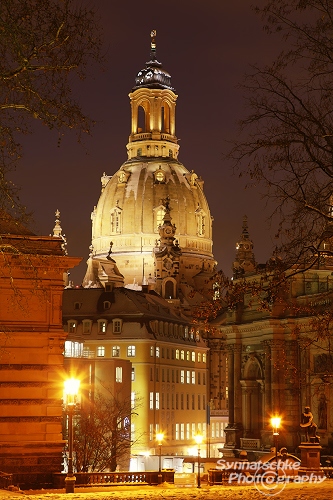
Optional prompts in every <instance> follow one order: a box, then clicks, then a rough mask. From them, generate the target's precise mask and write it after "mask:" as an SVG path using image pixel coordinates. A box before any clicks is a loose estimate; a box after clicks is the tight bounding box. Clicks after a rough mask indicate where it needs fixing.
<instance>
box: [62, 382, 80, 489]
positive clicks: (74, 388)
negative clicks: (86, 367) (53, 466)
mask: <svg viewBox="0 0 333 500" xmlns="http://www.w3.org/2000/svg"><path fill="white" fill-rule="evenodd" d="M64 386H65V390H64V393H65V398H66V399H65V401H66V409H67V413H68V471H67V476H66V479H65V486H66V493H74V487H75V481H76V477H75V476H74V475H73V412H74V408H75V405H76V400H77V395H78V393H79V387H80V381H79V380H77V379H75V378H70V379H68V380H65V382H64Z"/></svg>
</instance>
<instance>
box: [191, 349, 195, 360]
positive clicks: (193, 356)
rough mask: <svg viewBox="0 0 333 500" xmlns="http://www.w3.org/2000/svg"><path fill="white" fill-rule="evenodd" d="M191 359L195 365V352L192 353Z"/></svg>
mask: <svg viewBox="0 0 333 500" xmlns="http://www.w3.org/2000/svg"><path fill="white" fill-rule="evenodd" d="M191 357H192V361H193V363H195V351H192V354H191Z"/></svg>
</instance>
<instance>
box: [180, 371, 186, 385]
mask: <svg viewBox="0 0 333 500" xmlns="http://www.w3.org/2000/svg"><path fill="white" fill-rule="evenodd" d="M180 383H181V384H185V370H180Z"/></svg>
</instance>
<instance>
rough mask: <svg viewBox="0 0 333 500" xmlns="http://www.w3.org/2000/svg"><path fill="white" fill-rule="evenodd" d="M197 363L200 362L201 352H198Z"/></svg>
mask: <svg viewBox="0 0 333 500" xmlns="http://www.w3.org/2000/svg"><path fill="white" fill-rule="evenodd" d="M198 363H201V352H198Z"/></svg>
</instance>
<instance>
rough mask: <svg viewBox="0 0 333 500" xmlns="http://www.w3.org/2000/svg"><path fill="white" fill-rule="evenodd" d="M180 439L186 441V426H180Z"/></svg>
mask: <svg viewBox="0 0 333 500" xmlns="http://www.w3.org/2000/svg"><path fill="white" fill-rule="evenodd" d="M180 439H181V440H182V441H184V439H185V425H184V424H180Z"/></svg>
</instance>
